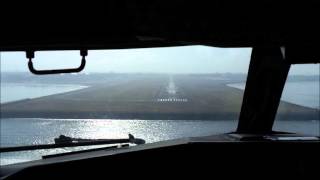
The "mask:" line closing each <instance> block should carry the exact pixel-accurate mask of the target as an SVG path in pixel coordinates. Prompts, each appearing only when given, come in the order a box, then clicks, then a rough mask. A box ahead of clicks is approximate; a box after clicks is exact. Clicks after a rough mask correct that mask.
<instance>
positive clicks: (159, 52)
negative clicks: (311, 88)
mask: <svg viewBox="0 0 320 180" xmlns="http://www.w3.org/2000/svg"><path fill="white" fill-rule="evenodd" d="M79 54H80V53H79V51H50V52H49V51H47V52H36V54H35V56H36V57H35V59H34V64H35V67H36V68H38V69H54V68H71V67H77V66H79V64H80V55H79ZM250 54H251V48H213V47H206V46H187V47H174V48H147V49H127V50H95V51H89V52H88V56H87V65H86V67H85V70H84V72H87V73H90V72H129V73H130V72H142V73H148V72H154V73H224V72H230V73H247V71H248V66H249V60H250ZM0 56H1V71H2V72H6V71H19V72H27V71H28V68H27V59H26V57H25V53H24V52H1V54H0ZM319 68H320V65H319V64H317V65H316V64H310V65H294V66H292V68H291V71H290V74H306V75H311V74H319Z"/></svg>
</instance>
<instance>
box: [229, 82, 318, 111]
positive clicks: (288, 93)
mask: <svg viewBox="0 0 320 180" xmlns="http://www.w3.org/2000/svg"><path fill="white" fill-rule="evenodd" d="M228 86H230V87H234V88H238V89H242V90H244V88H245V86H246V85H245V83H233V84H228ZM319 88H320V85H319V82H318V81H301V82H300V81H299V82H286V84H285V86H284V90H283V93H282V97H281V100H283V101H286V102H290V103H293V104H298V105H301V106H305V107H311V108H317V109H320V103H319V102H320V89H319Z"/></svg>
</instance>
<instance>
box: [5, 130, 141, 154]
mask: <svg viewBox="0 0 320 180" xmlns="http://www.w3.org/2000/svg"><path fill="white" fill-rule="evenodd" d="M54 140H55V144H38V145H30V146H16V147H1V148H0V153H4V152H16V151H29V150H39V149H54V148H64V147H78V146H92V145H105V144H121V143H132V144H144V143H145V140H143V139H138V138H135V137H134V136H133V135H131V134H129V138H128V139H79V138H72V137H68V136H64V135H60V136H59V138H55V139H54Z"/></svg>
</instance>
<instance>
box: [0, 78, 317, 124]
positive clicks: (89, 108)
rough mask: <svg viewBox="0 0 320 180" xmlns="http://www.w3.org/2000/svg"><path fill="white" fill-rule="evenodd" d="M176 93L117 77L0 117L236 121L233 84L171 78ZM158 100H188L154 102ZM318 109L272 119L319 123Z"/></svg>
mask: <svg viewBox="0 0 320 180" xmlns="http://www.w3.org/2000/svg"><path fill="white" fill-rule="evenodd" d="M174 81H175V86H176V87H177V90H178V91H177V92H176V93H175V94H174V97H172V96H173V95H172V94H170V93H168V92H167V91H166V87H167V86H168V77H166V76H164V77H162V76H159V77H152V78H147V77H144V78H138V79H123V80H116V81H113V82H108V83H103V84H102V83H101V84H96V85H92V86H89V87H86V88H82V89H78V90H74V91H68V92H64V93H58V94H53V95H47V96H43V97H37V98H33V99H26V100H21V101H15V102H10V103H5V104H1V118H53V119H140V120H199V119H201V120H212V121H214V120H219V119H220V120H221V119H223V120H237V119H238V117H239V113H240V110H241V105H242V96H243V90H241V89H238V88H234V87H229V86H228V85H227V84H231V83H232V82H234V81H211V80H208V79H202V78H194V79H192V78H191V79H190V78H185V77H181V76H180V77H175V78H174ZM159 98H177V99H184V98H186V99H188V101H186V102H158V101H157V99H159ZM319 113H320V112H319V110H318V109H313V108H308V107H304V106H300V105H295V104H292V103H288V102H283V101H281V102H280V105H279V109H278V115H277V119H282V120H304V119H319Z"/></svg>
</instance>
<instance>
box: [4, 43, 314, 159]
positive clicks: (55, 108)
mask: <svg viewBox="0 0 320 180" xmlns="http://www.w3.org/2000/svg"><path fill="white" fill-rule="evenodd" d="M0 56H1V141H0V142H1V147H7V146H10V147H11V146H21V145H38V144H50V143H53V142H54V139H55V138H57V137H59V136H60V135H64V136H67V137H72V138H82V139H119V138H120V139H123V138H127V137H128V134H129V133H130V134H132V135H134V136H135V137H137V138H142V139H144V140H145V141H146V143H152V142H158V141H163V140H169V139H177V138H183V137H194V136H206V135H212V134H218V133H227V132H232V131H235V130H236V128H237V123H238V117H239V113H240V109H241V104H242V98H243V89H244V87H245V83H246V78H247V73H248V68H249V62H250V56H251V48H213V47H207V46H184V47H170V48H169V47H168V48H145V49H124V50H89V51H88V56H87V61H86V63H87V64H86V67H85V69H84V70H83V71H82V72H81V73H72V74H58V75H40V76H38V75H33V74H32V73H30V72H29V70H28V68H27V62H28V61H27V59H26V56H25V53H24V52H1V53H0ZM79 60H80V59H79V53H78V51H40V52H38V51H37V52H36V54H35V58H34V66H35V67H36V68H37V69H56V68H69V67H76V66H78V65H79V64H80V61H79ZM296 90H299V92H297V91H296ZM315 92H318V94H317V93H315ZM317 102H319V65H303V66H301V67H299V68H297V69H291V71H290V75H289V80H288V81H287V84H286V90H285V92H284V94H283V97H282V102H281V104H280V106H279V111H278V117H277V119H278V120H277V121H278V122H277V123H278V124H277V123H276V125H275V126H276V130H280V131H281V130H286V131H292V132H302V133H307V134H312V135H319V117H318V112H319V104H317ZM296 127H299V128H298V130H297V128H296ZM99 146H103V145H99ZM87 148H89V147H86V146H83V147H76V148H74V147H66V148H56V149H50V150H36V151H26V152H8V153H1V162H0V163H1V165H5V164H12V163H17V162H23V161H30V160H34V159H39V158H41V156H43V155H49V154H57V153H61V152H69V151H73V150H83V149H87Z"/></svg>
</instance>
